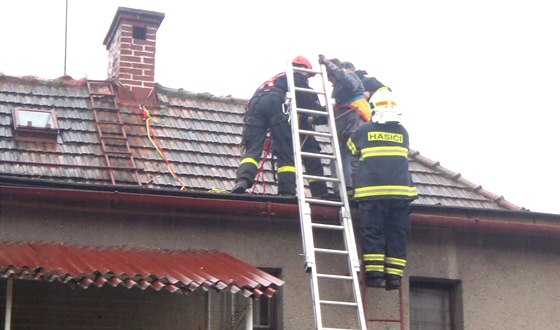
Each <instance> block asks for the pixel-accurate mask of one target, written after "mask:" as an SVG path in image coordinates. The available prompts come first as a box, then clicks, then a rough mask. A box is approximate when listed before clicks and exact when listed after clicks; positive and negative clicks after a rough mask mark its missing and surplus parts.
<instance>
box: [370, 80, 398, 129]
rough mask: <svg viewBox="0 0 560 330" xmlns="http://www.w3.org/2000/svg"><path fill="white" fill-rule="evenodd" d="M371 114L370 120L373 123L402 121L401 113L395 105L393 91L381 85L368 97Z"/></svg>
mask: <svg viewBox="0 0 560 330" xmlns="http://www.w3.org/2000/svg"><path fill="white" fill-rule="evenodd" d="M369 101H370V103H371V108H372V109H373V116H372V117H371V121H372V122H374V123H380V124H385V123H388V122H397V123H400V122H402V113H401V112H400V111H399V109H398V107H397V103H396V102H395V99H394V98H393V93H392V92H391V90H390V89H389V88H387V87H381V88H379V89H378V90H377V91H375V93H374V94H373V95H372V96H371V98H370V99H369Z"/></svg>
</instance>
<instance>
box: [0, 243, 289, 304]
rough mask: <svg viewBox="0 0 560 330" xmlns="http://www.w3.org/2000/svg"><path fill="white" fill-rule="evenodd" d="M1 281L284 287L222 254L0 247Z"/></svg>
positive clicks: (254, 291) (172, 288) (246, 289)
mask: <svg viewBox="0 0 560 330" xmlns="http://www.w3.org/2000/svg"><path fill="white" fill-rule="evenodd" d="M0 273H1V274H2V276H3V277H9V276H12V277H14V278H19V279H36V280H47V281H49V282H52V281H55V280H56V281H60V282H62V283H77V284H79V285H81V286H82V287H83V288H88V287H89V286H90V285H96V286H98V287H101V286H104V285H105V284H109V285H111V286H113V287H116V286H118V285H122V286H125V287H127V288H132V287H134V286H137V287H139V288H141V289H146V288H148V287H152V288H153V289H154V290H156V291H159V290H161V289H166V290H168V291H169V292H178V293H186V292H191V291H194V290H196V289H198V288H202V289H204V290H207V289H209V288H211V287H213V288H216V289H218V290H224V289H228V290H231V291H232V292H238V291H243V294H244V295H245V296H246V297H249V296H253V297H255V298H258V297H259V296H261V295H262V294H263V293H264V294H265V295H267V296H269V297H271V296H272V295H274V293H275V292H276V289H277V288H278V287H279V286H281V285H283V284H284V282H283V281H282V280H280V279H278V278H276V277H274V276H272V275H270V274H268V273H266V272H264V271H262V270H260V269H258V268H255V267H253V266H251V265H249V264H247V263H245V262H243V261H241V260H239V259H236V258H234V257H232V256H230V255H228V254H227V253H223V252H217V251H177V250H146V249H128V248H118V247H111V248H107V247H103V248H101V247H83V246H75V245H66V244H62V243H3V242H0Z"/></svg>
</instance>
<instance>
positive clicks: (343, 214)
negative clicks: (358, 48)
mask: <svg viewBox="0 0 560 330" xmlns="http://www.w3.org/2000/svg"><path fill="white" fill-rule="evenodd" d="M320 68H321V69H320V71H312V70H309V69H305V68H301V67H294V66H292V64H291V63H289V65H288V66H287V69H286V76H287V81H288V92H287V93H286V102H285V106H286V109H285V110H287V111H288V112H289V115H290V121H291V130H292V138H293V146H294V160H295V161H294V167H295V170H296V192H297V198H298V205H299V216H300V229H301V237H302V243H303V253H304V256H305V269H306V271H307V272H308V273H310V274H311V276H310V282H311V298H312V303H313V313H314V316H315V325H316V329H320V330H326V329H340V328H331V327H326V326H324V325H323V315H322V306H323V305H333V306H345V307H352V308H354V309H355V310H356V314H355V319H353V320H352V322H353V323H355V324H357V325H358V326H359V329H361V330H366V329H367V325H366V318H365V313H364V306H363V302H362V297H361V295H362V292H361V287H360V280H359V277H358V274H359V271H360V261H359V258H358V254H357V248H356V241H355V237H354V229H353V226H352V220H351V215H350V211H349V210H350V208H349V201H348V195H347V193H346V185H345V182H344V175H343V171H342V161H341V155H340V148H339V143H338V137H337V133H336V123H335V116H334V110H333V107H332V104H331V100H330V98H329V97H328V96H327V93H326V91H327V83H328V80H327V78H326V77H327V75H326V68H325V66H324V65H321V66H320ZM298 71H299V72H313V73H315V74H317V75H319V76H320V77H321V78H322V79H321V86H322V89H318V90H314V89H309V88H300V87H296V86H295V79H294V73H295V72H298ZM296 92H298V93H312V94H316V95H317V96H319V97H324V103H325V110H326V111H318V110H312V109H304V108H299V107H298V105H297V104H296V97H295V94H296ZM300 114H309V115H317V116H327V117H328V121H327V125H328V128H329V129H330V132H315V131H311V130H301V129H300V128H299V115H300ZM300 135H312V136H320V137H326V138H328V140H329V142H330V143H331V148H332V154H327V153H318V154H317V153H309V152H302V151H301V144H300V143H301V138H300ZM302 157H315V158H321V159H325V160H330V161H333V162H334V164H335V166H334V167H335V173H334V174H335V175H334V176H331V177H321V176H313V175H304V174H303V173H304V168H303V163H302V161H301V159H302ZM306 180H307V181H311V180H321V181H326V182H331V183H332V184H333V185H336V186H337V187H338V192H339V196H338V197H339V199H338V200H324V199H319V198H315V197H310V198H309V197H307V196H306V190H305V181H306ZM311 203H312V204H320V205H327V206H334V207H339V208H340V212H339V224H338V225H330V224H321V223H314V222H313V220H312V213H311V207H310V204H311ZM314 229H317V230H331V232H332V231H336V232H340V231H341V232H342V235H341V236H342V240H343V241H344V248H345V249H344V250H341V249H332V248H322V247H321V248H319V247H315V232H314ZM339 235H340V234H339ZM316 254H326V255H340V256H342V257H345V258H346V259H347V267H348V270H347V272H348V274H347V275H340V274H334V273H333V274H329V273H328V272H323V271H321V272H319V271H318V269H317V268H318V265H317V256H316ZM319 278H322V279H331V280H347V281H348V280H350V281H352V298H353V301H347V300H345V299H342V298H341V299H340V300H333V299H322V298H321V291H320V290H319ZM344 315H352V314H350V313H344ZM348 317H350V316H348ZM348 321H350V320H348Z"/></svg>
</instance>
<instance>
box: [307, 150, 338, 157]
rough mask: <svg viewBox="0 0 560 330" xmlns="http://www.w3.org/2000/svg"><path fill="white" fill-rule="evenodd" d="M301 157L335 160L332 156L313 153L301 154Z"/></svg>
mask: <svg viewBox="0 0 560 330" xmlns="http://www.w3.org/2000/svg"><path fill="white" fill-rule="evenodd" d="M301 156H302V157H313V158H324V159H335V156H334V155H329V154H318V153H314V152H303V151H302V152H301Z"/></svg>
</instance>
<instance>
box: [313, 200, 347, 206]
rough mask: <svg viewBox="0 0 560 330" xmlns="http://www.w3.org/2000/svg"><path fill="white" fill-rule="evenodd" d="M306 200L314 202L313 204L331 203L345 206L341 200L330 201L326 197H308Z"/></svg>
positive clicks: (331, 204)
mask: <svg viewBox="0 0 560 330" xmlns="http://www.w3.org/2000/svg"><path fill="white" fill-rule="evenodd" d="M305 201H306V202H308V203H313V204H321V205H330V206H343V205H344V203H343V202H339V201H329V200H326V199H317V198H306V199H305Z"/></svg>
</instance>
